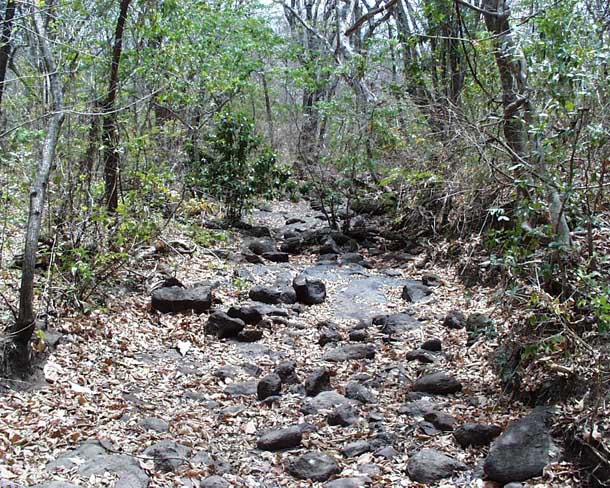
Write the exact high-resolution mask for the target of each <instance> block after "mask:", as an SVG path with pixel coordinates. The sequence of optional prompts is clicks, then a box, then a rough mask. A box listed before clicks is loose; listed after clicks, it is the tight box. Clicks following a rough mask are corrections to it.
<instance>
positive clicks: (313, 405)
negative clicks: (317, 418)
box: [301, 391, 354, 415]
mask: <svg viewBox="0 0 610 488" xmlns="http://www.w3.org/2000/svg"><path fill="white" fill-rule="evenodd" d="M353 404H354V401H353V400H350V399H348V398H345V397H344V396H343V395H341V394H339V393H337V392H336V391H323V392H322V393H319V394H318V395H316V396H315V397H313V398H309V399H308V400H307V401H306V402H305V403H304V404H303V406H302V407H301V412H303V413H304V414H306V415H311V414H314V413H317V412H319V411H321V410H332V409H333V408H337V407H340V406H343V405H353Z"/></svg>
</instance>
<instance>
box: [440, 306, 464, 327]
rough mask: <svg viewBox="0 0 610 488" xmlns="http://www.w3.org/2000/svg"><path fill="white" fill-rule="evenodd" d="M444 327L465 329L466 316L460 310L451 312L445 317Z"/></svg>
mask: <svg viewBox="0 0 610 488" xmlns="http://www.w3.org/2000/svg"><path fill="white" fill-rule="evenodd" d="M443 326H444V327H447V328H448V329H463V328H464V327H466V316H465V315H464V314H463V313H462V312H460V311H459V310H451V311H450V312H449V313H448V314H447V315H446V316H445V319H444V320H443Z"/></svg>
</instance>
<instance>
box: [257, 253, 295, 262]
mask: <svg viewBox="0 0 610 488" xmlns="http://www.w3.org/2000/svg"><path fill="white" fill-rule="evenodd" d="M262 256H263V258H265V259H266V260H267V261H271V262H272V263H288V262H290V255H289V254H288V253H287V252H281V251H276V252H264V253H263V254H262Z"/></svg>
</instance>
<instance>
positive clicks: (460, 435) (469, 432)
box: [453, 424, 502, 448]
mask: <svg viewBox="0 0 610 488" xmlns="http://www.w3.org/2000/svg"><path fill="white" fill-rule="evenodd" d="M501 433H502V427H500V426H499V425H489V424H464V425H462V426H461V427H460V428H458V429H456V430H455V432H454V433H453V437H454V439H455V441H456V442H457V443H458V444H459V445H460V446H461V447H463V448H466V447H468V446H475V447H478V446H487V445H489V444H490V443H491V441H493V440H494V439H495V438H496V437H498V436H499V435H500V434H501Z"/></svg>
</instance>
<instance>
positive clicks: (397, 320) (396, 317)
mask: <svg viewBox="0 0 610 488" xmlns="http://www.w3.org/2000/svg"><path fill="white" fill-rule="evenodd" d="M372 323H373V325H376V326H378V327H379V331H380V332H381V333H382V334H385V335H387V336H393V335H397V334H401V333H402V332H406V331H409V330H413V329H417V328H419V327H421V323H420V322H419V321H418V320H417V319H415V318H413V316H412V315H410V314H408V313H394V314H389V315H377V316H375V317H373V319H372Z"/></svg>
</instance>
